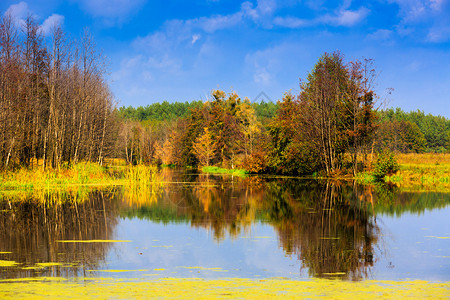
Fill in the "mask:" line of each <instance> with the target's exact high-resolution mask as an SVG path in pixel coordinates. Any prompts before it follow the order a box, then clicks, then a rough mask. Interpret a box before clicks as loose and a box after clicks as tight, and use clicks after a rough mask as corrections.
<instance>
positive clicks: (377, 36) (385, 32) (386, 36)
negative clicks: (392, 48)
mask: <svg viewBox="0 0 450 300" xmlns="http://www.w3.org/2000/svg"><path fill="white" fill-rule="evenodd" d="M393 35H394V32H393V31H392V30H389V29H378V30H377V31H375V32H374V33H371V34H369V35H367V38H368V39H370V40H375V41H388V40H390V39H392V37H393Z"/></svg>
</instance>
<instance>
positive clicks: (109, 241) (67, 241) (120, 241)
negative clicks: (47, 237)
mask: <svg viewBox="0 0 450 300" xmlns="http://www.w3.org/2000/svg"><path fill="white" fill-rule="evenodd" d="M56 242H58V243H130V242H131V241H130V240H57V241H56Z"/></svg>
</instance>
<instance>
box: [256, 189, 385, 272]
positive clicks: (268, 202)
mask: <svg viewBox="0 0 450 300" xmlns="http://www.w3.org/2000/svg"><path fill="white" fill-rule="evenodd" d="M371 197H372V193H371V191H370V190H368V188H367V187H366V188H362V187H358V186H356V185H354V186H352V185H343V184H340V183H339V182H337V183H331V182H325V183H315V184H312V183H311V182H309V183H307V184H299V183H298V181H292V180H291V181H286V182H284V184H282V185H280V184H279V183H276V184H273V183H272V184H269V188H268V189H267V195H266V199H265V201H264V203H265V210H267V211H268V212H269V216H270V222H271V223H272V224H273V226H274V227H275V229H276V231H277V232H278V236H279V240H280V244H281V246H282V247H283V249H284V250H285V251H286V253H288V254H296V255H297V256H298V258H299V259H300V260H301V262H302V266H303V267H304V268H307V270H308V273H309V275H310V276H314V277H330V276H332V277H341V278H346V279H352V280H359V279H362V278H366V277H367V276H368V275H369V270H370V267H372V266H373V263H374V260H375V248H376V244H377V242H378V236H379V228H378V226H377V225H376V219H375V217H374V216H372V215H371V214H370V213H369V212H368V209H367V207H366V206H367V205H371V203H370V199H371Z"/></svg>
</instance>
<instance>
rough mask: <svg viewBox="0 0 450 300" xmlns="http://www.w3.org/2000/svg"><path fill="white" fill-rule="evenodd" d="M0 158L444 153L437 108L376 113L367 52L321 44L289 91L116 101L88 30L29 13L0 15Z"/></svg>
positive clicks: (200, 160)
mask: <svg viewBox="0 0 450 300" xmlns="http://www.w3.org/2000/svg"><path fill="white" fill-rule="evenodd" d="M0 71H1V72H0V126H1V131H0V164H1V168H3V169H7V168H10V167H15V166H36V165H39V166H42V167H43V168H46V167H53V168H57V167H60V166H62V165H71V164H73V163H77V162H78V161H96V162H98V163H99V164H102V163H103V161H104V158H105V157H110V158H118V157H119V158H123V159H125V161H126V162H127V163H130V164H139V163H151V164H166V165H170V164H173V165H177V166H208V165H216V166H222V167H226V168H244V169H246V170H249V171H251V172H256V173H258V172H267V173H277V174H297V175H298V174H312V173H323V174H326V175H332V174H336V173H340V172H351V173H353V174H355V173H357V172H358V171H359V170H361V169H363V168H364V167H365V166H367V165H369V162H368V161H367V157H368V154H369V153H370V154H373V153H374V152H377V151H381V150H382V149H385V148H389V149H390V150H392V151H401V152H424V151H434V152H444V151H448V149H449V148H450V142H449V141H450V125H449V120H448V119H446V118H444V117H435V116H431V115H425V114H424V113H423V112H420V111H417V112H411V113H405V112H403V111H401V110H400V109H397V110H393V109H390V110H384V111H377V110H376V109H375V108H374V105H375V102H376V101H377V95H376V94H375V93H374V91H373V85H374V80H375V77H376V76H375V75H376V71H375V68H374V63H373V60H370V59H364V60H361V61H359V60H355V61H350V62H345V60H344V56H343V55H342V54H341V53H340V52H333V53H325V54H323V55H322V56H321V57H320V58H319V59H318V62H317V63H316V65H315V66H314V67H313V69H312V70H311V72H310V73H309V75H308V76H307V78H306V80H304V81H301V82H300V93H299V94H298V95H293V94H291V93H286V94H285V95H284V97H283V98H282V99H281V100H280V101H278V102H277V103H273V102H264V101H262V102H260V103H252V102H251V101H250V100H249V99H248V98H241V97H240V96H239V95H238V94H237V93H236V92H231V93H228V94H227V93H225V92H223V91H221V90H214V91H213V92H212V93H211V97H210V99H208V100H207V101H192V102H184V103H178V102H175V103H168V102H167V101H165V102H162V103H155V104H152V105H147V106H145V107H137V108H133V107H121V108H118V109H116V108H115V106H114V101H113V96H112V94H111V92H110V90H109V87H108V84H107V83H106V80H105V73H106V66H105V60H104V57H103V56H102V54H101V52H99V51H98V50H97V49H96V47H95V43H94V41H93V39H92V37H91V36H90V34H89V32H88V31H84V33H83V34H82V36H81V38H80V39H77V40H75V39H70V38H68V36H67V35H66V34H65V33H64V31H63V30H62V29H61V27H59V26H55V27H54V28H53V30H52V32H51V34H50V35H49V36H44V34H43V32H42V30H41V28H40V27H39V25H38V24H37V22H36V21H35V20H34V19H33V17H31V16H30V17H28V18H27V20H26V21H25V22H24V23H23V24H21V25H20V26H19V25H18V23H17V22H16V21H15V20H14V19H13V18H12V17H11V16H10V15H8V14H5V15H3V16H2V17H1V19H0Z"/></svg>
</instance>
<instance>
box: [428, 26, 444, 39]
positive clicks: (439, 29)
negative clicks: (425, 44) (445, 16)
mask: <svg viewBox="0 0 450 300" xmlns="http://www.w3.org/2000/svg"><path fill="white" fill-rule="evenodd" d="M449 40H450V26H448V25H447V26H435V27H432V28H431V29H430V30H429V31H428V34H427V41H429V42H432V43H441V42H447V41H449Z"/></svg>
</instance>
